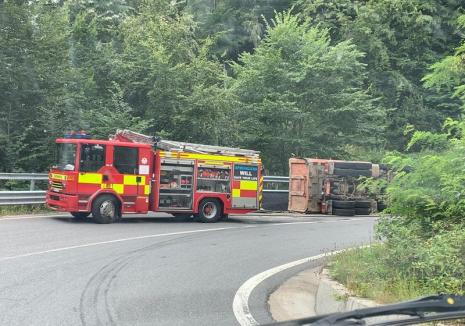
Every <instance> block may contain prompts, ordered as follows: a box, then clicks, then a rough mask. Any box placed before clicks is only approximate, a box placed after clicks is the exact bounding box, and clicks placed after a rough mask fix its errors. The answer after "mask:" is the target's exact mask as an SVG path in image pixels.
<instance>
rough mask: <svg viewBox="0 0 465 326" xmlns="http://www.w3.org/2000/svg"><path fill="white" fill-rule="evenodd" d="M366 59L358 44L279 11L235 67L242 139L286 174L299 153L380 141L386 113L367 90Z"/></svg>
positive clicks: (339, 150) (323, 152) (322, 152)
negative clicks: (377, 125)
mask: <svg viewBox="0 0 465 326" xmlns="http://www.w3.org/2000/svg"><path fill="white" fill-rule="evenodd" d="M362 57H363V54H362V53H361V52H359V51H358V50H357V49H356V47H355V46H354V45H353V44H352V43H351V42H348V41H346V42H341V43H338V44H336V45H330V39H329V36H328V31H327V30H324V29H319V28H317V27H312V26H310V24H309V22H307V21H301V20H300V19H299V17H298V16H296V15H292V14H291V12H289V11H288V12H284V13H281V14H277V15H276V17H275V18H274V19H273V20H272V21H271V23H270V25H269V26H268V28H267V33H266V37H265V38H264V39H263V41H262V42H261V43H260V44H259V46H258V47H257V48H256V49H255V52H254V53H253V54H249V53H243V54H242V55H241V57H240V59H239V63H234V64H233V66H232V68H233V71H234V78H235V79H234V80H233V81H232V86H231V88H232V90H233V92H234V94H236V96H237V97H238V99H239V101H240V102H241V104H242V106H241V109H240V110H237V113H236V114H237V118H236V119H237V120H240V121H242V123H241V124H240V135H241V137H243V142H244V143H245V144H247V145H248V147H252V148H257V149H259V150H261V151H262V152H263V153H264V156H265V157H266V158H267V159H268V160H267V161H266V165H267V166H268V167H270V168H271V169H273V170H281V171H282V173H287V159H288V158H289V157H290V156H291V154H292V153H294V154H295V155H298V156H307V157H314V156H326V157H328V156H337V155H341V153H343V152H344V146H345V145H347V144H355V145H357V144H361V143H363V145H364V146H365V147H369V146H370V145H371V146H374V145H377V144H378V138H377V136H378V135H379V134H380V133H381V132H382V128H375V123H380V124H381V125H382V124H383V123H384V121H383V115H382V114H381V112H379V111H378V110H377V109H376V107H375V105H374V101H373V99H372V97H371V96H370V94H369V92H367V91H366V90H364V89H363V88H362V85H363V82H364V76H365V67H364V65H363V64H362V63H361V62H360V60H361V58H362ZM251 126H254V128H253V129H252V128H250V127H251Z"/></svg>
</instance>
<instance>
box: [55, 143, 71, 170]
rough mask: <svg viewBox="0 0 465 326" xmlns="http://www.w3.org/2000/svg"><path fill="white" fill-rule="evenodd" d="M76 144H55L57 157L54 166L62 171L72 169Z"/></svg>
mask: <svg viewBox="0 0 465 326" xmlns="http://www.w3.org/2000/svg"><path fill="white" fill-rule="evenodd" d="M75 160H76V144H57V157H56V164H55V166H54V168H56V169H58V170H62V171H65V170H66V171H74V168H75V166H74V164H75Z"/></svg>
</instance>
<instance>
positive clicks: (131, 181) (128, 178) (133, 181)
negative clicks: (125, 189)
mask: <svg viewBox="0 0 465 326" xmlns="http://www.w3.org/2000/svg"><path fill="white" fill-rule="evenodd" d="M137 177H139V178H140V182H137ZM123 184H125V185H129V186H137V185H143V184H145V176H138V175H125V176H124V181H123Z"/></svg>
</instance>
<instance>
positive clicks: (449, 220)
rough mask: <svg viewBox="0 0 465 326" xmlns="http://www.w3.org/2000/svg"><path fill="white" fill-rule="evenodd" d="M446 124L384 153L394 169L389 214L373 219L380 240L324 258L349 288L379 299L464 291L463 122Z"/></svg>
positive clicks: (390, 187)
mask: <svg viewBox="0 0 465 326" xmlns="http://www.w3.org/2000/svg"><path fill="white" fill-rule="evenodd" d="M448 125H453V126H454V128H455V129H454V130H455V131H454V135H455V136H454V137H451V133H450V132H448V133H447V135H446V134H444V135H440V136H437V137H436V136H434V135H432V134H430V133H418V132H417V133H414V135H413V136H412V140H411V142H410V143H409V146H410V147H409V148H418V147H419V146H420V145H421V146H420V147H421V151H420V152H417V153H412V154H399V153H390V154H389V155H387V156H386V163H388V164H390V166H391V167H392V168H393V170H394V174H395V176H394V178H393V180H392V181H391V182H390V183H389V184H388V185H387V189H386V196H385V197H386V198H385V199H386V201H387V203H388V210H387V213H388V214H389V217H388V216H385V217H383V218H382V219H381V220H380V221H379V223H378V224H377V226H376V235H377V237H378V240H380V243H379V244H375V245H373V246H372V247H370V248H365V249H356V250H351V251H349V252H346V253H343V254H340V255H337V256H336V257H334V258H333V259H332V261H331V264H330V269H331V271H332V273H333V276H334V277H335V278H336V279H337V280H339V281H341V282H342V283H344V284H345V285H346V286H347V287H348V288H349V289H350V290H351V291H353V292H354V293H355V294H357V295H360V296H364V297H369V298H373V299H376V300H378V301H381V302H390V301H398V300H403V299H408V298H413V297H417V296H420V295H429V294H437V293H440V292H443V293H457V294H465V137H464V136H465V132H464V130H465V122H458V123H453V124H452V123H451V121H448ZM457 130H460V132H457ZM446 140H447V143H446V142H445V141H446ZM417 145H418V146H417ZM426 145H427V146H426ZM364 185H365V186H366V187H367V189H370V187H374V186H376V185H377V184H376V183H373V182H372V181H369V182H366V183H365V184H364Z"/></svg>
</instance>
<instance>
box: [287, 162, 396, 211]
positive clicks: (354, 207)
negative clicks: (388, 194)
mask: <svg viewBox="0 0 465 326" xmlns="http://www.w3.org/2000/svg"><path fill="white" fill-rule="evenodd" d="M364 177H365V178H366V177H373V178H388V170H387V168H386V167H385V166H384V165H380V164H373V163H371V162H361V161H338V160H329V159H314V158H291V159H289V207H288V209H289V211H292V212H300V213H323V214H333V215H344V216H352V215H369V214H371V213H373V212H376V211H378V210H381V209H382V208H384V206H383V204H382V203H381V202H379V201H377V199H376V198H374V197H373V196H372V195H370V194H367V193H365V192H364V191H361V190H359V188H358V187H357V186H358V184H359V183H360V182H361V180H363V179H364Z"/></svg>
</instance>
